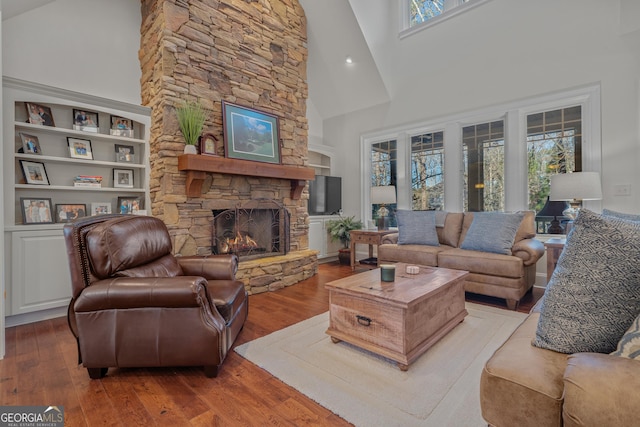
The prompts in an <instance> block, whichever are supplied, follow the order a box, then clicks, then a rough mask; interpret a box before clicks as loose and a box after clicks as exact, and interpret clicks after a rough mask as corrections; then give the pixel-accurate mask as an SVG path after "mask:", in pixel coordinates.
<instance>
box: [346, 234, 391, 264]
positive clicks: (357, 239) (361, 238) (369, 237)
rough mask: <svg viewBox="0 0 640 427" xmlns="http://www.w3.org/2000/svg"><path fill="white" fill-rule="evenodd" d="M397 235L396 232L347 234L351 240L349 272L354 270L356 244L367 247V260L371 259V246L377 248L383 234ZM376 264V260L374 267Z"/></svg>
mask: <svg viewBox="0 0 640 427" xmlns="http://www.w3.org/2000/svg"><path fill="white" fill-rule="evenodd" d="M391 233H397V231H396V230H352V231H350V232H349V235H350V239H351V270H355V268H356V245H357V244H358V243H360V244H364V245H369V258H367V259H368V260H371V259H373V246H374V245H375V246H376V247H378V246H379V245H380V243H381V242H382V236H384V235H385V234H391ZM377 264H378V262H377V260H376V262H375V265H377Z"/></svg>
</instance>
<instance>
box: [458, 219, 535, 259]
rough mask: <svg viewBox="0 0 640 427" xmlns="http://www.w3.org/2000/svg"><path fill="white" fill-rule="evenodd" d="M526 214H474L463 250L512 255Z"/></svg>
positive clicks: (462, 245) (462, 244) (463, 243)
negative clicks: (514, 242) (515, 240)
mask: <svg viewBox="0 0 640 427" xmlns="http://www.w3.org/2000/svg"><path fill="white" fill-rule="evenodd" d="M523 218H524V213H504V212H474V214H473V222H472V223H471V226H470V227H469V230H468V231H467V233H466V235H465V237H464V240H463V241H462V243H461V244H460V248H461V249H468V250H473V251H483V252H492V253H496V254H504V255H511V247H512V246H513V241H514V239H515V237H516V233H517V232H518V228H520V223H521V222H522V219H523Z"/></svg>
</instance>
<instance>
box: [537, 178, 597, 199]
mask: <svg viewBox="0 0 640 427" xmlns="http://www.w3.org/2000/svg"><path fill="white" fill-rule="evenodd" d="M549 199H550V200H551V201H556V200H600V199H602V186H601V185H600V174H599V173H598V172H573V173H559V174H556V175H552V176H551V191H550V192H549Z"/></svg>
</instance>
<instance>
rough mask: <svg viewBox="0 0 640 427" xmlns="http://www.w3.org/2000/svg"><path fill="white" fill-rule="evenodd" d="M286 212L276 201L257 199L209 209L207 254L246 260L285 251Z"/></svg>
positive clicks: (281, 253)
mask: <svg viewBox="0 0 640 427" xmlns="http://www.w3.org/2000/svg"><path fill="white" fill-rule="evenodd" d="M290 216H291V215H290V214H289V211H288V210H287V209H286V208H285V207H284V205H282V204H281V203H280V202H278V201H276V200H270V199H258V200H251V201H247V202H244V203H240V204H238V205H237V206H235V207H234V208H231V209H221V210H218V209H214V210H213V227H212V243H211V251H212V253H214V254H236V255H238V257H239V258H240V259H241V260H249V259H256V258H262V257H267V256H275V255H286V254H287V252H289V228H290V226H289V222H290Z"/></svg>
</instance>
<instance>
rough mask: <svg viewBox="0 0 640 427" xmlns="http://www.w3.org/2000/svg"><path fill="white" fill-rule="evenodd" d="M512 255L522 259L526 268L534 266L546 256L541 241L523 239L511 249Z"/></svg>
mask: <svg viewBox="0 0 640 427" xmlns="http://www.w3.org/2000/svg"><path fill="white" fill-rule="evenodd" d="M511 253H512V254H513V255H515V256H517V257H518V258H520V259H522V261H523V263H524V265H525V266H529V265H533V264H535V263H536V262H538V260H539V259H540V257H542V255H544V245H543V244H542V242H541V241H540V240H536V239H522V240H520V241H519V242H517V243H516V244H515V245H513V247H512V248H511Z"/></svg>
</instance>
